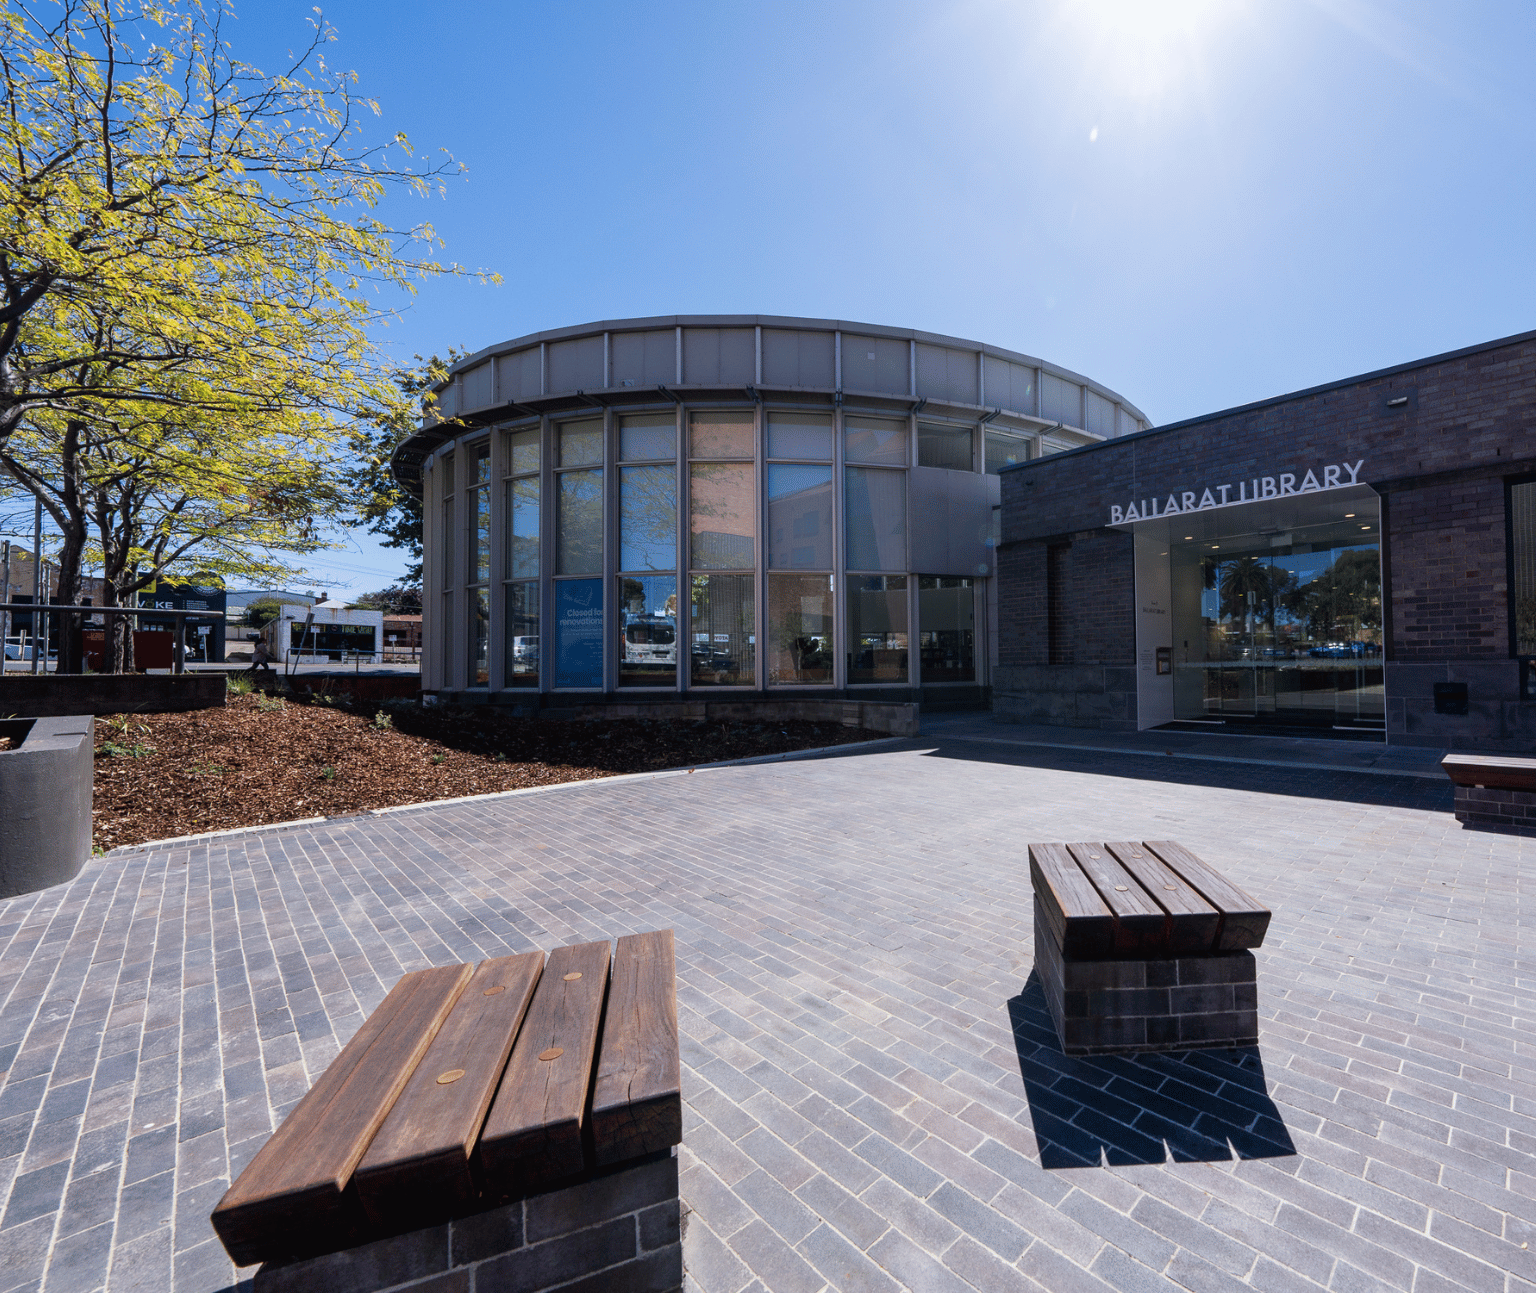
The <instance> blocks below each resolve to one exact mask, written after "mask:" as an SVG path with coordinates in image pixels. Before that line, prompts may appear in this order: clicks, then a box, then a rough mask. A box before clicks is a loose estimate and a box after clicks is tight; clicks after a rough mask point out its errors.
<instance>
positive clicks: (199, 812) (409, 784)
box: [93, 693, 881, 850]
mask: <svg viewBox="0 0 1536 1293" xmlns="http://www.w3.org/2000/svg"><path fill="white" fill-rule="evenodd" d="M880 735H881V733H876V732H866V731H863V730H862V729H860V728H851V727H844V726H843V725H842V724H840V723H830V722H826V723H812V722H804V721H790V722H776V723H767V722H750V721H724V722H682V721H648V720H644V719H619V720H609V721H600V720H599V721H580V722H561V721H554V720H549V719H512V718H503V717H501V716H499V715H496V714H494V713H487V712H485V711H484V710H478V711H477V710H457V709H452V708H448V707H443V706H422V705H419V704H402V703H399V702H394V703H386V704H385V705H384V706H382V707H380V706H374V705H370V706H367V707H364V708H361V709H360V711H359V712H352V711H351V710H349V709H347V708H345V707H342V706H337V705H327V704H299V703H296V702H293V701H285V700H282V699H281V698H279V697H275V696H274V697H267V696H263V695H261V694H259V693H256V694H252V695H244V696H240V695H232V696H230V697H229V701H228V704H227V705H225V706H224V707H223V708H221V709H206V710H197V711H192V712H189V713H179V714H143V715H137V714H119V715H111V716H108V717H104V718H100V719H98V720H97V722H96V775H95V811H94V814H93V820H94V840H95V846H96V848H98V849H102V850H105V849H112V848H117V847H119V846H120V845H125V844H141V843H144V842H145V841H147V840H156V839H167V838H170V837H172V836H177V835H191V834H196V833H199V832H202V831H217V830H226V829H229V828H231V827H237V826H259V825H262V824H264V823H268V822H282V821H291V820H293V819H295V818H300V817H322V816H323V817H339V816H345V815H347V814H351V813H359V812H363V811H365V810H367V809H370V808H388V807H391V806H394V805H397V804H411V803H420V802H423V801H426V800H433V799H451V798H454V797H456V796H459V795H478V794H487V793H490V792H492V791H499V790H521V789H525V788H528V787H531V786H547V785H554V784H556V783H557V782H562V781H581V780H586V779H588V778H591V777H611V776H618V775H621V774H623V773H628V772H652V771H657V770H660V769H664V768H678V767H691V766H696V765H698V764H703V763H715V762H718V761H720V760H724V759H739V758H750V757H753V756H756V755H765V754H779V753H785V752H788V751H792V750H804V749H814V748H816V747H818V746H824V745H842V744H846V743H849V742H853V741H865V740H870V739H872V738H875V737H878V736H880Z"/></svg>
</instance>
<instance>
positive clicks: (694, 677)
mask: <svg viewBox="0 0 1536 1293" xmlns="http://www.w3.org/2000/svg"><path fill="white" fill-rule="evenodd" d="M689 583H690V584H691V585H692V588H691V595H690V601H691V605H690V606H689V613H688V677H689V680H690V684H691V685H692V686H694V687H750V686H752V685H753V683H754V682H755V681H756V669H757V628H756V623H757V613H756V609H755V603H754V599H753V578H752V576H751V575H694V576H692V578H691V579H690V580H689Z"/></svg>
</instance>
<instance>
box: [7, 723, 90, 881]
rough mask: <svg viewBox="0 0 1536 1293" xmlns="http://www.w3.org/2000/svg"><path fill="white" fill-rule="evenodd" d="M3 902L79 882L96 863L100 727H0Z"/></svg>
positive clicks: (48, 725)
mask: <svg viewBox="0 0 1536 1293" xmlns="http://www.w3.org/2000/svg"><path fill="white" fill-rule="evenodd" d="M0 736H4V737H9V738H10V740H11V742H12V747H11V748H10V749H9V750H0V898H14V897H15V896H16V895H17V894H20V893H34V892H36V891H37V890H38V889H46V888H48V887H49V886H50V885H55V884H63V883H64V882H65V881H66V880H73V879H74V878H75V876H77V875H78V874H79V873H80V868H81V867H83V866H84V865H85V863H86V859H88V858H89V857H90V856H91V777H92V774H93V773H94V771H95V763H94V760H95V746H96V720H95V718H93V717H92V716H91V715H89V714H84V715H74V716H71V717H64V718H38V719H8V720H5V721H0Z"/></svg>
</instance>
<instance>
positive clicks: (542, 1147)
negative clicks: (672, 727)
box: [212, 930, 682, 1288]
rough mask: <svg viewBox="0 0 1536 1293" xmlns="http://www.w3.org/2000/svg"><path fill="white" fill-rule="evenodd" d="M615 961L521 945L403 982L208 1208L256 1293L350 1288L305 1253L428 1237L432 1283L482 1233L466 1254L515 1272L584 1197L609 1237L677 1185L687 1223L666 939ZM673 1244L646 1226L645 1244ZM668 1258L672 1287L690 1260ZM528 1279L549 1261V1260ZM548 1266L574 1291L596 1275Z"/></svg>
mask: <svg viewBox="0 0 1536 1293" xmlns="http://www.w3.org/2000/svg"><path fill="white" fill-rule="evenodd" d="M611 960H612V964H611V967H610V953H609V944H608V943H607V942H598V943H585V944H581V945H577V946H570V947H559V948H556V949H555V950H553V951H552V952H550V954H549V956H548V958H547V960H546V958H545V956H544V954H543V953H542V952H528V953H524V954H522V955H519V956H507V957H500V958H497V959H494V960H487V961H482V962H480V963H479V964H478V965H448V966H439V967H435V968H433V969H427V970H418V971H415V972H414V973H411V974H407V975H405V976H404V977H403V978H401V979H400V980H399V982H397V983H396V984H395V986H394V987H393V988H392V989H391V990H390V992H389V994H388V995H387V996H386V997H385V998H384V1000H383V1002H381V1003H380V1005H379V1006H378V1008H377V1009H376V1010H374V1012H373V1013H372V1014H371V1015H370V1016H369V1017H368V1019H367V1020H366V1021H365V1022H364V1023H363V1025H362V1027H361V1028H360V1029H358V1031H357V1034H356V1035H355V1036H354V1037H353V1038H352V1040H351V1041H349V1042H348V1043H347V1045H346V1046H345V1047H344V1048H343V1049H342V1051H341V1053H340V1054H339V1055H337V1057H336V1058H335V1060H333V1061H332V1063H331V1064H330V1066H329V1067H328V1068H327V1069H326V1070H325V1072H324V1073H323V1074H321V1076H320V1078H319V1080H318V1081H316V1083H315V1084H314V1086H313V1087H312V1088H311V1089H310V1091H309V1093H308V1094H307V1095H305V1096H304V1098H303V1099H301V1100H300V1101H299V1103H298V1104H297V1105H295V1106H294V1108H293V1110H292V1111H291V1112H290V1113H289V1114H288V1116H287V1117H286V1118H285V1119H284V1120H283V1122H282V1124H281V1125H280V1126H279V1127H278V1129H277V1130H276V1131H275V1132H274V1133H273V1134H272V1137H271V1138H270V1139H269V1140H268V1141H267V1143H266V1144H265V1145H264V1146H263V1147H262V1148H261V1149H260V1150H259V1151H258V1152H257V1154H256V1156H255V1158H253V1159H252V1160H251V1162H250V1164H249V1165H248V1166H247V1167H246V1168H245V1170H244V1171H243V1172H241V1173H240V1175H239V1177H238V1178H237V1179H236V1180H235V1182H234V1184H232V1185H231V1186H230V1188H229V1190H228V1191H227V1192H226V1193H225V1195H224V1197H223V1199H221V1200H220V1202H219V1204H218V1206H217V1207H216V1208H215V1209H214V1211H213V1215H212V1222H213V1227H214V1230H215V1231H216V1232H217V1234H218V1236H219V1238H220V1239H221V1240H222V1241H223V1243H224V1246H225V1248H226V1249H227V1250H228V1251H229V1254H230V1257H231V1258H232V1259H233V1260H234V1262H235V1264H236V1265H237V1266H249V1265H252V1264H254V1263H257V1262H263V1263H268V1265H267V1266H264V1267H263V1269H262V1272H261V1273H260V1274H258V1277H257V1286H258V1288H260V1287H262V1286H263V1284H264V1283H265V1284H266V1285H267V1286H269V1287H274V1288H277V1287H281V1288H287V1287H305V1286H306V1284H305V1281H308V1282H309V1283H310V1284H313V1285H314V1286H316V1287H321V1286H324V1287H338V1288H339V1287H341V1286H342V1284H344V1283H345V1281H344V1280H343V1281H341V1283H338V1280H339V1279H340V1274H339V1272H340V1271H341V1269H342V1267H337V1268H336V1269H335V1270H330V1269H329V1268H323V1269H322V1268H315V1269H310V1268H311V1267H312V1266H313V1265H314V1263H313V1261H311V1260H306V1259H315V1258H319V1259H320V1260H321V1263H322V1267H323V1263H324V1261H325V1260H326V1259H325V1258H324V1257H323V1255H324V1254H337V1255H338V1256H339V1257H345V1256H347V1254H346V1253H345V1252H344V1251H343V1250H352V1249H356V1248H357V1247H358V1246H360V1245H365V1244H377V1243H379V1242H381V1241H393V1240H395V1239H396V1237H399V1236H414V1235H416V1234H417V1233H418V1232H419V1234H421V1235H424V1236H427V1238H425V1239H421V1240H420V1241H419V1242H418V1243H417V1245H416V1247H417V1249H420V1248H421V1246H422V1245H423V1244H425V1245H426V1246H427V1247H428V1248H433V1246H434V1245H437V1246H438V1247H441V1248H443V1250H444V1251H445V1252H447V1251H448V1249H449V1248H450V1247H451V1248H452V1249H453V1253H452V1254H450V1257H449V1260H450V1266H449V1267H440V1268H439V1269H438V1270H436V1271H434V1272H432V1274H433V1277H434V1278H438V1277H440V1276H441V1274H442V1273H443V1271H444V1270H447V1269H450V1268H451V1269H456V1267H453V1266H452V1265H451V1263H452V1262H453V1261H457V1260H458V1258H460V1257H465V1256H466V1253H467V1252H468V1250H467V1249H465V1244H464V1242H463V1241H462V1237H463V1235H464V1234H467V1233H469V1231H467V1230H466V1229H465V1227H466V1226H472V1227H473V1233H474V1234H475V1235H477V1236H478V1238H477V1239H476V1241H475V1244H474V1245H472V1247H473V1248H474V1250H475V1254H474V1256H473V1259H474V1260H475V1261H483V1260H485V1259H486V1257H487V1256H488V1255H494V1256H495V1257H496V1259H497V1260H499V1261H502V1262H503V1264H504V1265H505V1264H506V1263H507V1262H512V1261H514V1260H515V1259H516V1258H517V1257H518V1251H519V1250H521V1251H527V1250H528V1245H529V1244H532V1243H534V1242H535V1241H536V1239H537V1238H538V1235H539V1233H541V1232H540V1231H539V1225H540V1223H539V1222H538V1221H537V1217H538V1216H546V1217H547V1216H552V1215H559V1216H561V1217H564V1218H566V1222H565V1223H564V1224H569V1215H570V1214H571V1213H572V1210H573V1209H576V1210H578V1211H579V1208H580V1205H581V1199H582V1198H585V1197H590V1198H591V1199H593V1200H596V1201H598V1202H597V1203H596V1205H595V1206H597V1208H598V1212H600V1213H602V1214H603V1215H596V1216H594V1217H593V1218H592V1222H593V1224H601V1225H607V1226H610V1227H611V1226H612V1225H613V1224H615V1222H614V1218H613V1215H611V1214H612V1210H613V1208H614V1207H615V1206H618V1205H619V1204H623V1203H625V1202H626V1201H628V1202H636V1201H637V1200H638V1203H637V1206H636V1207H635V1208H633V1209H630V1210H631V1211H634V1212H636V1213H639V1212H641V1211H642V1210H643V1209H645V1208H648V1207H651V1206H653V1204H654V1199H653V1197H652V1196H653V1195H655V1191H656V1189H657V1184H658V1182H660V1185H661V1188H662V1191H663V1197H662V1198H661V1202H662V1203H663V1204H665V1203H667V1202H668V1201H669V1200H668V1198H667V1197H665V1192H666V1189H667V1182H668V1181H670V1206H671V1212H672V1224H671V1227H670V1229H671V1230H675V1228H676V1213H677V1203H676V1198H677V1185H676V1180H677V1176H676V1172H677V1169H676V1163H675V1160H674V1159H673V1156H672V1149H673V1146H675V1145H677V1144H678V1143H679V1142H680V1141H681V1139H682V1095H681V1085H680V1063H679V1052H678V1035H677V1003H676V984H675V978H676V970H675V952H674V947H673V936H672V931H671V930H660V931H655V932H652V933H647V934H633V935H629V936H627V937H624V938H620V939H619V940H618V944H617V949H616V951H615V952H614V953H613V955H612V958H611ZM610 971H611V973H610ZM626 1172H628V1173H629V1174H630V1175H631V1176H633V1177H634V1182H637V1183H638V1184H634V1185H633V1188H630V1184H631V1183H630V1182H629V1178H628V1177H625V1176H624V1174H625V1173H626ZM620 1178H623V1179H620ZM626 1189H628V1191H629V1193H628V1194H627V1195H626V1193H625V1191H626ZM573 1190H574V1191H575V1193H574V1194H572V1191H573ZM583 1191H585V1192H586V1193H585V1194H583V1193H582V1192H583ZM637 1191H638V1192H637ZM561 1192H563V1194H562V1193H561ZM557 1196H558V1198H557ZM615 1199H617V1200H618V1203H617V1204H616V1203H615ZM551 1200H555V1202H551ZM619 1215H620V1216H622V1215H623V1214H622V1213H621V1214H619ZM466 1219H470V1220H466ZM498 1219H499V1222H500V1223H504V1224H503V1225H502V1227H501V1233H500V1235H499V1237H498V1233H497V1224H498ZM662 1219H663V1220H664V1218H662ZM549 1224H554V1223H550V1222H547V1223H545V1230H546V1231H547V1229H548V1225H549ZM628 1224H629V1228H630V1230H631V1231H634V1232H636V1235H637V1238H636V1239H635V1245H636V1246H635V1251H634V1255H635V1257H636V1258H637V1259H640V1260H651V1259H654V1258H655V1256H656V1255H655V1254H654V1253H652V1254H651V1255H650V1257H649V1258H648V1257H647V1254H646V1253H645V1252H644V1251H643V1249H644V1240H643V1238H640V1237H638V1236H639V1234H640V1232H641V1231H644V1230H645V1229H646V1227H645V1226H642V1225H640V1224H639V1222H637V1221H636V1220H634V1219H630V1220H629V1222H628ZM455 1226H457V1230H456V1231H455V1230H454V1229H453V1228H454V1227H455ZM432 1227H440V1228H442V1229H443V1234H442V1235H441V1236H436V1237H434V1232H433V1231H432V1230H431V1229H430V1228H432ZM578 1228H579V1227H578ZM621 1229H622V1227H621ZM668 1231H669V1227H668V1226H666V1225H662V1226H661V1228H660V1230H658V1229H657V1227H656V1225H654V1224H652V1225H651V1226H650V1233H651V1234H652V1235H653V1236H654V1235H656V1234H662V1235H663V1237H665V1235H666V1233H668ZM604 1233H605V1235H607V1232H606V1231H605V1232H604ZM615 1234H617V1232H615ZM450 1235H451V1236H452V1240H451V1243H449V1242H446V1240H445V1237H447V1236H450ZM618 1239H622V1235H621V1234H620V1235H618ZM439 1240H445V1241H444V1242H441V1243H440V1242H439ZM503 1240H504V1241H505V1242H502V1241H503ZM514 1240H515V1241H516V1242H515V1243H514V1242H513V1241H514ZM525 1240H526V1242H525ZM615 1242H617V1240H616V1239H615V1237H614V1235H607V1237H606V1238H604V1239H603V1240H602V1242H601V1243H598V1242H597V1241H595V1240H594V1242H593V1243H592V1244H581V1243H578V1244H566V1249H570V1250H571V1254H568V1255H569V1256H571V1259H572V1260H575V1261H576V1262H577V1264H578V1265H579V1264H580V1262H581V1261H583V1260H585V1261H592V1260H598V1258H596V1257H593V1256H592V1253H593V1252H594V1251H600V1252H601V1253H603V1254H606V1255H607V1257H610V1258H611V1257H612V1256H613V1253H614V1252H616V1251H618V1250H617V1249H616V1248H614V1246H613V1245H614V1243H615ZM487 1244H489V1245H490V1247H489V1248H487ZM498 1244H500V1247H499V1248H498V1247H497V1245H498ZM412 1251H413V1252H414V1251H415V1250H412ZM434 1251H435V1248H434ZM551 1251H553V1250H551ZM561 1251H562V1252H564V1251H565V1250H564V1249H562V1250H561ZM676 1259H677V1280H676V1281H673V1283H680V1282H681V1279H682V1274H681V1250H680V1249H679V1250H678V1252H677V1254H676ZM412 1260H414V1258H413V1259H412ZM466 1260H467V1258H466ZM667 1260H668V1261H670V1260H671V1255H670V1254H668V1255H667ZM540 1261H542V1263H543V1264H542V1265H539V1262H540ZM285 1263H288V1264H293V1263H297V1266H292V1265H284V1264H285ZM384 1264H385V1265H389V1264H390V1263H388V1262H386V1263H384ZM408 1264H409V1263H408ZM655 1264H656V1262H655V1261H654V1260H652V1265H655ZM362 1265H364V1266H369V1265H371V1266H378V1265H379V1262H378V1261H373V1262H371V1263H368V1262H365V1263H362ZM396 1265H398V1263H396ZM608 1265H609V1266H614V1263H613V1262H609V1263H608ZM663 1265H664V1263H663ZM342 1266H346V1267H347V1268H348V1269H351V1268H353V1267H357V1266H358V1263H357V1262H355V1261H353V1262H351V1263H350V1265H348V1263H345V1262H344V1263H342ZM533 1266H538V1268H539V1269H540V1270H544V1269H545V1268H547V1267H548V1266H549V1256H548V1254H546V1255H545V1257H544V1258H541V1259H539V1260H538V1261H532V1262H531V1265H530V1269H532V1267H533ZM299 1268H303V1269H302V1271H301V1270H300V1269H299ZM592 1269H595V1268H592ZM614 1269H615V1270H617V1267H616V1266H615V1267H614ZM285 1271H289V1272H290V1275H288V1276H285V1275H284V1272H285ZM547 1273H550V1272H547ZM552 1273H553V1274H557V1275H558V1280H557V1281H552V1282H563V1281H568V1280H570V1279H573V1278H576V1277H578V1276H580V1275H583V1274H586V1273H588V1271H587V1270H577V1269H565V1268H561V1269H560V1270H557V1271H554V1272H552ZM264 1276H266V1277H267V1278H266V1279H265V1280H264V1279H263V1277H264ZM510 1277H511V1276H510V1273H509V1272H506V1271H504V1272H503V1273H502V1275H501V1276H499V1277H498V1278H510ZM518 1281H521V1282H518ZM397 1282H398V1281H397ZM514 1282H518V1287H529V1288H533V1287H542V1285H541V1284H537V1283H533V1284H530V1283H527V1280H526V1278H524V1277H522V1276H518V1277H517V1279H516V1280H515V1281H514ZM654 1286H655V1287H665V1286H667V1283H666V1281H663V1282H662V1283H659V1284H654ZM346 1287H348V1288H350V1287H351V1286H350V1285H347V1286H346Z"/></svg>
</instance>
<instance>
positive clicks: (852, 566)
mask: <svg viewBox="0 0 1536 1293" xmlns="http://www.w3.org/2000/svg"><path fill="white" fill-rule="evenodd" d="M843 503H844V516H845V517H846V519H847V530H848V569H849V570H905V569H906V566H907V474H906V472H902V471H882V470H880V469H879V468H870V467H848V468H846V469H845V470H844V472H843Z"/></svg>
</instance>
